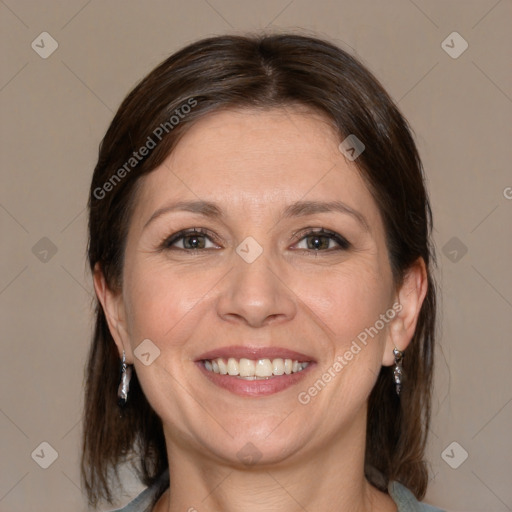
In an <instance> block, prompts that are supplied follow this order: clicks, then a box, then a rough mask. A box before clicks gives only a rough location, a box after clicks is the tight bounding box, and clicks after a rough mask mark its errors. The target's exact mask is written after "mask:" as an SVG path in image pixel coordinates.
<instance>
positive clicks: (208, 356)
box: [195, 346, 316, 396]
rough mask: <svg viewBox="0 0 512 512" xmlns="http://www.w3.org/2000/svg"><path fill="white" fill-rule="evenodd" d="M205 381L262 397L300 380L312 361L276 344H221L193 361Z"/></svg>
mask: <svg viewBox="0 0 512 512" xmlns="http://www.w3.org/2000/svg"><path fill="white" fill-rule="evenodd" d="M195 363H196V365H197V366H198V368H199V369H200V370H201V371H202V373H203V374H204V375H205V376H206V377H207V378H208V380H209V381H210V382H211V383H213V384H215V385H217V386H219V387H221V388H224V389H226V390H228V391H231V392H232V393H235V394H237V395H240V396H265V395H270V394H273V393H277V392H279V391H282V390H284V389H286V388H288V387H290V386H292V385H294V384H296V383H298V382H299V381H301V380H302V379H303V377H304V376H305V374H307V373H309V372H308V371H309V370H310V369H311V367H312V366H314V365H315V364H316V361H315V360H314V359H313V358H312V357H311V356H307V355H305V354H300V353H298V352H295V351H291V350H287V349H282V348H277V347H268V348H262V347H254V348H250V347H241V346H233V347H225V348H223V349H218V350H214V351H210V352H207V353H205V354H203V355H201V356H200V357H199V358H198V359H196V361H195Z"/></svg>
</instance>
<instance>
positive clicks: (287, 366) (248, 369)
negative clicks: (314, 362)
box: [203, 357, 309, 380]
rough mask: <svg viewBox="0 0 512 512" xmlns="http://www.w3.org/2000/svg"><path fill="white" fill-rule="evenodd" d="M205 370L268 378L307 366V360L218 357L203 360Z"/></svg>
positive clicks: (246, 376)
mask: <svg viewBox="0 0 512 512" xmlns="http://www.w3.org/2000/svg"><path fill="white" fill-rule="evenodd" d="M203 363H204V367H205V368H206V370H207V371H209V372H212V373H217V374H220V375H229V376H231V377H238V378H240V379H246V380H261V379H270V378H273V377H276V376H280V375H291V374H293V373H298V372H301V371H302V370H304V369H305V368H307V366H308V365H309V362H308V361H304V362H300V361H298V360H297V359H283V358H280V357H278V358H275V359H256V360H254V359H247V358H245V357H242V358H240V359H236V358H234V357H229V358H227V359H225V358H222V357H218V358H216V359H206V360H204V361H203Z"/></svg>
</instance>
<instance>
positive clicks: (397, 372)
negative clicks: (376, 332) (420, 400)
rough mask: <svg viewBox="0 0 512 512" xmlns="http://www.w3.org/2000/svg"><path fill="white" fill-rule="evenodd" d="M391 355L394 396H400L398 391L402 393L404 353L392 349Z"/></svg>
mask: <svg viewBox="0 0 512 512" xmlns="http://www.w3.org/2000/svg"><path fill="white" fill-rule="evenodd" d="M393 355H394V356H395V368H394V369H393V378H394V380H395V386H396V394H397V395H400V391H402V376H403V370H402V360H403V358H404V353H403V352H402V351H401V350H398V349H397V348H396V347H395V348H394V349H393Z"/></svg>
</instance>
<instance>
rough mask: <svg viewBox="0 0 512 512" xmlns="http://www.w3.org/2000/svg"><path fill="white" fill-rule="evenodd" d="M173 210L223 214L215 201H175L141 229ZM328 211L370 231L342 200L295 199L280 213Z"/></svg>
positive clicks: (214, 215) (287, 215)
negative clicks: (338, 214)
mask: <svg viewBox="0 0 512 512" xmlns="http://www.w3.org/2000/svg"><path fill="white" fill-rule="evenodd" d="M174 211H187V212H192V213H198V214H200V215H204V216H205V217H210V218H220V217H222V216H223V214H222V210H221V209H220V208H219V207H218V206H217V205H216V204H215V203H212V202H209V201H177V202H175V203H172V204H169V205H167V206H164V207H163V208H159V209H158V210H156V211H155V212H154V213H153V214H152V215H151V217H150V218H149V219H148V221H147V222H146V223H145V224H144V228H143V229H145V228H146V227H147V226H148V225H149V224H150V223H151V222H153V221H154V220H155V219H156V218H158V217H161V216H162V215H164V214H166V213H169V212H174ZM330 212H338V213H343V214H345V215H350V216H351V217H352V218H354V219H355V220H356V221H357V222H358V223H359V224H361V225H362V227H363V228H364V229H365V230H366V231H370V228H369V225H368V222H367V221H366V218H365V217H364V215H363V214H362V213H360V212H358V211H357V210H354V209H353V208H351V207H350V206H348V205H347V204H345V203H343V202H342V201H328V202H323V201H297V202H295V203H292V204H290V205H288V206H286V208H285V209H284V211H283V213H282V214H281V218H291V217H305V216H308V215H315V214H317V213H330Z"/></svg>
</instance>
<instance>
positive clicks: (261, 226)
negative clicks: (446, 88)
mask: <svg viewBox="0 0 512 512" xmlns="http://www.w3.org/2000/svg"><path fill="white" fill-rule="evenodd" d="M89 206H90V218H89V237H90V238H89V261H90V265H91V270H92V272H93V277H94V285H95V290H96V294H97V298H98V307H97V311H96V328H95V333H94V339H93V344H92V348H91V353H90V358H89V364H88V368H87V375H86V376H87V390H86V403H85V421H84V425H85V427H84V442H83V457H82V471H83V479H84V483H85V488H86V490H87V492H88V496H89V502H90V504H91V505H93V506H96V505H97V504H98V502H99V501H100V500H101V499H106V500H107V501H108V502H109V503H110V504H112V503H113V491H112V481H111V476H112V475H114V474H115V475H117V468H118V465H119V464H120V463H122V462H126V461H131V462H132V464H133V465H134V467H135V468H136V469H137V470H138V472H139V475H140V479H141V482H143V483H144V484H145V485H147V486H148V489H147V490H146V491H144V492H143V493H142V494H141V495H140V496H139V497H138V498H137V499H136V500H135V501H133V502H132V503H131V504H129V505H127V506H126V508H124V509H122V510H125V511H134V510H137V511H143V510H144V511H146V510H147V511H153V512H174V511H178V510H180V511H185V510H188V511H194V510H197V511H200V512H203V511H225V512H230V511H234V510H245V511H249V512H250V511H271V510H276V511H277V510H280V511H282V510H286V511H292V510H309V511H339V510H340V511H341V510H350V511H370V510H371V511H385V512H388V511H389V512H391V511H396V510H400V511H405V510H407V511H416V510H417V511H432V510H437V509H434V508H431V507H429V506H428V505H424V504H420V503H419V501H418V500H421V498H422V497H423V496H424V494H425V491H426V487H427V481H428V473H427V469H426V464H425V461H424V449H425V443H426V436H427V431H428V425H429V418H430V394H431V379H432V365H433V350H434V326H435V291H434V286H433V280H432V276H431V266H432V257H433V254H432V250H431V245H430V230H431V214H430V207H429V202H428V197H427V194H426V191H425V187H424V182H423V175H422V169H421V162H420V159H419V156H418V153H417V150H416V147H415V145H414V142H413V140H412V137H411V134H410V132H409V129H408V127H407V123H406V121H405V120H404V118H403V117H402V116H401V114H400V113H399V111H398V110H397V108H396V107H395V106H394V104H393V102H392V101H391V99H390V98H389V96H388V95H387V94H386V92H385V91H384V90H383V89H382V87H381V86H380V84H379V83H378V82H377V80H376V79H375V78H374V77H373V76H372V75H371V74H370V73H369V72H368V71H367V70H366V69H365V68H364V67H363V66H362V65H361V64H360V63H358V62H357V61H356V60H355V59H354V58H353V57H351V56H349V55H348V54H347V53H345V52H343V51H342V50H340V49H339V48H337V47H335V46H333V45H331V44H330V43H328V42H325V41H322V40H318V39H314V38H308V37H302V36H296V35H276V36H269V37H228V36H226V37H215V38H211V39H207V40H203V41H199V42H197V43H195V44H192V45H190V46H188V47H186V48H184V49H182V50H181V51H179V52H177V53H176V54H174V55H172V56H171V57H170V58H168V59H167V60H166V61H164V62H163V63H162V64H160V65H159V66H158V67H157V68H156V69H155V70H154V71H152V72H151V73H150V74H149V75H148V76H147V77H146V78H145V79H144V80H142V82H141V83H140V84H139V85H138V86H137V87H136V88H135V89H134V90H133V91H132V92H131V93H130V94H129V96H128V97H127V98H126V99H125V101H124V102H123V104H122V105H121V107H120V108H119V111H118V112H117V114H116V116H115V118H114V120H113V122H112V124H111V126H110V127H109V129H108V131H107V133H106V135H105V138H104V139H103V142H102V144H101V148H100V154H99V159H98V164H97V166H96V168H95V171H94V176H93V180H92V186H91V195H90V202H89ZM119 366H120V367H121V371H120V372H119Z"/></svg>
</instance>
